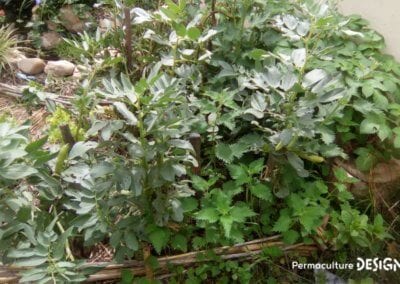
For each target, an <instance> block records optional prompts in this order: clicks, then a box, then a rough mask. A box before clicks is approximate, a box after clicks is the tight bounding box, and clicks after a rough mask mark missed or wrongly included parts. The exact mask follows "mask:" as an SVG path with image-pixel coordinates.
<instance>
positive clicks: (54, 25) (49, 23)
mask: <svg viewBox="0 0 400 284" xmlns="http://www.w3.org/2000/svg"><path fill="white" fill-rule="evenodd" d="M46 26H47V29H48V30H49V31H53V32H55V31H57V23H55V22H53V21H50V20H49V21H46Z"/></svg>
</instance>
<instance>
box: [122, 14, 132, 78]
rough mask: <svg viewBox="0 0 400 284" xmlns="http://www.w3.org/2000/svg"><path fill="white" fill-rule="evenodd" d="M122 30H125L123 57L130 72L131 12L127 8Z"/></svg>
mask: <svg viewBox="0 0 400 284" xmlns="http://www.w3.org/2000/svg"><path fill="white" fill-rule="evenodd" d="M124 30H125V56H126V66H127V69H128V71H129V72H130V71H132V68H133V60H132V23H131V10H130V9H129V8H128V7H125V8H124Z"/></svg>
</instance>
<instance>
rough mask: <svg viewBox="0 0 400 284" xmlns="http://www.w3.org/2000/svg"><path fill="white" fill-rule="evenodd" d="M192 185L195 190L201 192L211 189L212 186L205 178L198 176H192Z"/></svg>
mask: <svg viewBox="0 0 400 284" xmlns="http://www.w3.org/2000/svg"><path fill="white" fill-rule="evenodd" d="M192 185H193V187H194V188H195V189H197V190H200V191H206V190H208V189H209V188H210V185H209V184H208V182H207V181H206V180H205V179H204V178H202V177H199V176H196V175H194V176H192Z"/></svg>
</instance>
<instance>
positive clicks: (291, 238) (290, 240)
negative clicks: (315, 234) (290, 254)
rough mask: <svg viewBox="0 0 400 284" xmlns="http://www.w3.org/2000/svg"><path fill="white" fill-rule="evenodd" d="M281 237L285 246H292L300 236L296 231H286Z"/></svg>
mask: <svg viewBox="0 0 400 284" xmlns="http://www.w3.org/2000/svg"><path fill="white" fill-rule="evenodd" d="M282 237H283V241H284V242H285V243H286V244H289V245H292V244H294V243H295V242H296V241H297V240H298V239H299V238H300V234H299V233H298V232H297V231H294V230H288V231H286V232H283V233H282Z"/></svg>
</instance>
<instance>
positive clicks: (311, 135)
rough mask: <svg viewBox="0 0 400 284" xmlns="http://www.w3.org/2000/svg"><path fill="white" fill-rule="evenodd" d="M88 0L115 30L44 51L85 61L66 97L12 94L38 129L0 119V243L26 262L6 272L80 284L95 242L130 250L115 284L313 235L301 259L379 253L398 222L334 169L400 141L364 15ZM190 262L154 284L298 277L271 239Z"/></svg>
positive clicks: (368, 164)
mask: <svg viewBox="0 0 400 284" xmlns="http://www.w3.org/2000/svg"><path fill="white" fill-rule="evenodd" d="M42 2H43V3H42V5H46V3H44V1H42ZM99 2H101V3H100V4H102V8H103V9H105V10H106V11H108V13H109V14H110V16H111V17H112V19H113V21H114V22H115V25H114V26H112V27H111V28H110V29H108V30H106V31H101V30H100V29H97V30H96V27H95V26H94V27H93V25H92V27H93V28H91V29H88V30H87V31H85V32H84V33H82V34H80V35H77V36H71V37H70V38H69V39H67V40H65V42H64V43H63V44H62V46H61V47H59V48H58V49H57V51H58V52H59V55H60V56H68V57H69V59H71V60H73V61H74V62H75V63H77V64H79V65H80V66H81V67H82V68H81V69H82V70H84V71H82V73H83V75H82V77H81V78H80V84H79V86H78V87H77V88H76V90H75V91H74V94H73V96H72V97H71V98H70V100H69V104H68V105H65V104H62V103H61V104H58V105H56V104H55V103H54V101H51V100H50V99H49V98H50V95H49V94H48V92H47V90H44V89H43V87H42V86H40V85H39V84H38V83H32V84H31V86H30V88H29V89H27V90H26V94H25V95H26V96H27V97H28V96H29V97H32V96H33V97H34V98H35V99H34V100H33V101H34V102H35V103H46V104H47V107H48V108H49V111H52V112H53V115H52V116H51V117H50V118H48V120H47V121H48V122H49V124H50V129H49V133H48V136H44V137H43V138H41V139H39V140H37V141H30V140H29V137H28V134H27V126H26V125H16V123H15V122H13V121H11V120H9V119H6V118H4V119H3V118H2V119H1V120H0V121H1V122H0V145H1V147H0V221H1V222H0V224H1V225H0V252H1V256H2V262H3V263H5V264H13V265H16V266H30V267H32V268H31V269H29V270H27V271H25V272H23V273H22V278H21V282H29V281H33V282H35V283H36V282H37V283H63V282H66V283H70V282H82V281H84V279H85V278H86V277H87V276H88V275H89V274H90V273H92V272H93V271H92V270H89V269H88V267H87V266H85V264H84V262H85V259H86V258H88V257H89V253H90V250H91V249H92V248H94V247H96V245H98V244H103V245H105V246H108V247H110V248H111V250H112V251H113V259H114V260H115V261H116V262H118V263H123V262H124V261H127V260H143V259H144V260H146V268H147V279H139V278H137V277H135V275H132V274H131V273H130V272H129V271H124V272H123V274H122V281H123V282H124V281H125V282H124V283H130V282H132V281H138V282H139V281H143V282H144V283H146V282H145V281H157V280H155V279H154V274H155V273H156V271H157V258H156V257H157V256H162V255H172V254H177V253H184V252H190V251H196V250H208V249H212V248H215V247H220V246H231V245H235V244H239V243H243V242H245V241H251V240H254V239H260V238H264V237H268V236H273V235H276V234H279V235H280V236H281V237H280V238H281V240H282V241H283V242H284V243H285V244H287V245H292V244H298V243H305V244H316V245H317V246H318V248H319V251H318V252H315V253H314V254H312V255H311V256H309V261H310V262H313V261H314V262H317V261H320V262H322V261H330V260H333V259H334V260H338V261H339V260H340V261H343V262H345V261H349V262H354V260H355V257H356V256H369V257H371V256H372V257H375V256H380V255H382V256H385V253H386V250H387V244H388V243H389V242H391V241H392V240H395V239H396V238H398V236H397V233H396V230H395V229H394V230H391V229H390V228H392V229H393V228H396V226H398V224H397V223H396V220H395V221H394V222H392V220H393V219H391V218H390V216H388V215H387V214H386V213H387V211H385V210H379V209H378V208H377V207H376V206H375V205H376V204H375V200H376V199H375V196H373V191H371V189H368V186H367V188H365V189H364V191H366V192H368V193H371V194H366V195H364V197H363V198H355V197H354V196H353V194H352V191H351V188H352V185H353V184H356V183H358V182H359V180H357V178H359V177H358V176H356V175H350V174H349V173H348V171H346V169H345V168H343V167H341V166H340V165H341V164H343V163H344V162H345V161H354V164H355V166H356V168H357V170H358V171H359V172H360V173H364V174H366V175H367V174H368V172H370V171H372V170H373V169H374V167H375V166H376V165H377V164H379V163H382V162H388V161H392V160H394V159H397V158H398V148H400V121H399V111H400V104H399V95H400V93H399V84H400V80H399V76H400V64H399V63H397V62H396V61H395V60H394V59H393V58H392V57H391V56H389V55H385V54H383V53H382V51H381V49H382V48H383V47H384V42H383V38H382V37H381V36H380V35H379V34H378V33H376V32H375V31H373V30H371V29H369V28H368V26H367V23H366V22H365V21H364V20H363V19H361V18H359V17H354V16H353V17H345V16H342V15H341V14H339V13H338V12H337V11H336V9H335V5H334V3H331V2H329V1H324V2H316V1H312V0H299V1H274V0H267V1H265V0H264V1H257V0H243V1H224V0H219V1H215V0H213V1H185V0H180V1H172V0H166V1H158V3H153V2H156V1H149V2H151V3H146V1H99ZM45 8H46V6H42V9H45ZM31 104H32V102H31ZM58 125H60V126H62V127H61V130H59V129H57V126H58ZM65 125H69V126H70V127H69V129H70V130H72V131H71V132H70V133H69V134H70V135H69V136H68V135H65V129H68V127H65ZM63 129H64V130H63ZM63 131H64V132H63ZM67 134H68V131H67ZM49 137H50V139H48V138H49ZM391 190H392V191H393V192H398V187H397V185H396V186H395V187H394V188H392V189H391ZM370 195H372V196H370ZM365 196H366V197H365ZM381 212H382V214H380V213H381ZM388 222H391V223H390V224H389V223H388ZM389 227H390V228H389ZM88 251H89V253H88ZM203 257H205V259H207V260H208V262H207V261H205V262H204V263H202V264H200V265H198V266H197V267H193V268H187V269H186V268H184V266H182V267H173V268H171V269H170V270H171V271H173V272H174V273H172V276H171V277H170V279H169V281H171V282H172V283H174V281H175V282H177V283H184V282H185V281H186V282H188V283H197V282H198V283H201V282H202V281H205V280H209V281H215V282H218V283H219V282H222V283H226V282H228V281H236V282H239V283H254V282H265V281H268V283H279V282H281V281H292V282H299V283H303V282H307V281H308V282H310V281H311V282H312V278H310V277H312V275H311V276H310V275H307V273H306V274H305V275H302V274H301V272H299V275H297V274H296V273H294V272H290V273H288V271H289V269H288V267H289V265H290V261H289V259H288V258H287V256H286V258H285V257H284V252H283V251H282V250H280V249H279V248H276V247H273V248H268V249H265V250H263V252H262V253H261V254H260V255H258V256H254V258H250V259H245V260H241V261H224V260H223V259H221V258H219V257H218V256H217V255H212V254H211V253H210V254H209V255H207V256H203ZM290 259H291V260H293V259H294V260H296V259H297V260H304V256H300V255H296V254H294V255H291V256H290ZM183 272H185V273H183ZM282 272H286V274H285V275H284V276H282ZM338 273H339V274H340V273H345V272H343V271H342V272H340V271H339V272H338ZM353 273H354V272H353ZM341 276H343V277H347V278H348V277H355V278H360V277H366V276H369V277H375V278H379V277H382V276H381V275H379V274H372V273H371V274H368V273H367V272H364V273H359V274H351V275H346V274H342V275H341ZM304 277H305V278H304ZM147 283H148V282H147Z"/></svg>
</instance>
